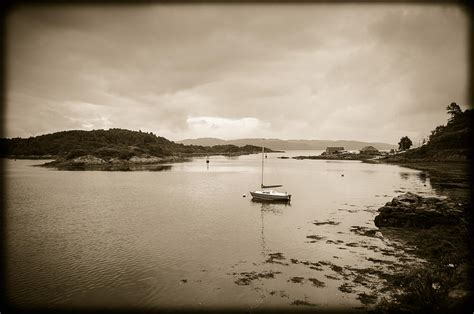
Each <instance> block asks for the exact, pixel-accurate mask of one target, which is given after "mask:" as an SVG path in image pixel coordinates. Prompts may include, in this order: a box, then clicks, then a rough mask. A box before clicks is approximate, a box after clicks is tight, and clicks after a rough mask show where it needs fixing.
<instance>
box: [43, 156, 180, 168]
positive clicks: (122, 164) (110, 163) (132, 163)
mask: <svg viewBox="0 0 474 314" xmlns="http://www.w3.org/2000/svg"><path fill="white" fill-rule="evenodd" d="M188 160H189V158H186V157H179V156H169V157H156V156H133V157H131V158H130V159H119V158H110V159H108V160H107V159H103V158H99V157H95V156H92V155H86V156H80V157H76V158H73V159H64V158H58V159H56V160H54V161H51V162H47V163H45V164H42V165H40V166H41V167H47V168H55V169H57V170H103V171H133V170H151V171H153V170H154V171H161V170H167V169H169V168H171V166H169V165H164V164H169V163H176V162H184V161H188Z"/></svg>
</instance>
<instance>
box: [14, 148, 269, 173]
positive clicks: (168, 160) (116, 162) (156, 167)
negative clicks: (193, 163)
mask: <svg viewBox="0 0 474 314" xmlns="http://www.w3.org/2000/svg"><path fill="white" fill-rule="evenodd" d="M272 152H273V151H272ZM248 154H250V153H248V152H232V153H229V154H226V156H241V155H248ZM213 155H216V154H200V153H196V154H186V155H172V156H165V157H157V156H151V155H135V156H132V157H130V158H128V159H121V158H117V157H112V158H100V157H97V156H93V155H83V156H79V157H76V158H65V157H60V156H52V155H47V156H33V158H28V157H29V156H22V157H23V158H19V157H18V159H54V160H53V161H50V162H47V163H44V164H42V165H39V166H40V167H46V168H54V169H57V170H102V171H139V170H149V171H162V170H167V169H170V168H171V165H169V164H173V163H180V162H186V161H190V160H191V159H192V158H193V157H204V156H213ZM218 155H222V154H218ZM10 158H17V156H15V157H10ZM165 164H168V165H165Z"/></svg>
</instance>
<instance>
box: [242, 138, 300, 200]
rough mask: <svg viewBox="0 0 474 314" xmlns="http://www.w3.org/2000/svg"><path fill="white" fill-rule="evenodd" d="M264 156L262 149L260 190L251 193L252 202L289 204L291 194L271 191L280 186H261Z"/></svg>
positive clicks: (263, 149)
mask: <svg viewBox="0 0 474 314" xmlns="http://www.w3.org/2000/svg"><path fill="white" fill-rule="evenodd" d="M264 156H265V148H264V147H262V182H261V184H260V188H261V190H256V191H253V192H252V191H251V192H250V195H252V199H253V200H260V201H280V202H282V201H283V202H289V201H290V200H291V194H288V193H287V192H278V191H275V190H271V188H277V187H281V186H282V185H280V184H277V185H264V184H263V168H264V160H265V159H264ZM265 157H266V156H265Z"/></svg>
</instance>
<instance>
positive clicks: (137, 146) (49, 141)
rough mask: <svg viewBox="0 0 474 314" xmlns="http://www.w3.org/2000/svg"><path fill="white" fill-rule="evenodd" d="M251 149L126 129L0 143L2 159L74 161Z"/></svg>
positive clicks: (256, 149) (255, 149)
mask: <svg viewBox="0 0 474 314" xmlns="http://www.w3.org/2000/svg"><path fill="white" fill-rule="evenodd" d="M260 151H261V148H260V147H257V146H252V145H246V146H242V147H238V146H235V145H216V146H212V147H206V146H198V145H184V144H178V143H175V142H173V141H170V140H168V139H166V138H164V137H161V136H157V135H155V134H153V133H152V132H150V133H146V132H142V131H131V130H126V129H119V128H114V129H109V130H92V131H84V130H73V131H62V132H56V133H51V134H45V135H40V136H35V137H30V138H11V139H5V138H2V139H0V154H1V155H2V156H44V155H53V156H61V157H64V158H68V159H70V158H76V157H79V156H84V155H92V156H96V157H100V158H106V159H108V158H120V159H129V158H130V157H132V156H137V155H150V156H157V157H164V156H170V155H191V154H237V153H255V152H260Z"/></svg>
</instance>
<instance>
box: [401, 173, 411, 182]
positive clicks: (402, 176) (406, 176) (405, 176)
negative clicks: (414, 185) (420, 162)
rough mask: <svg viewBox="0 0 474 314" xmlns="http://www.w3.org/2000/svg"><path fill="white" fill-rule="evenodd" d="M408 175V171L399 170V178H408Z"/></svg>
mask: <svg viewBox="0 0 474 314" xmlns="http://www.w3.org/2000/svg"><path fill="white" fill-rule="evenodd" d="M410 175H411V173H409V172H400V178H402V179H403V180H408V179H410Z"/></svg>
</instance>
